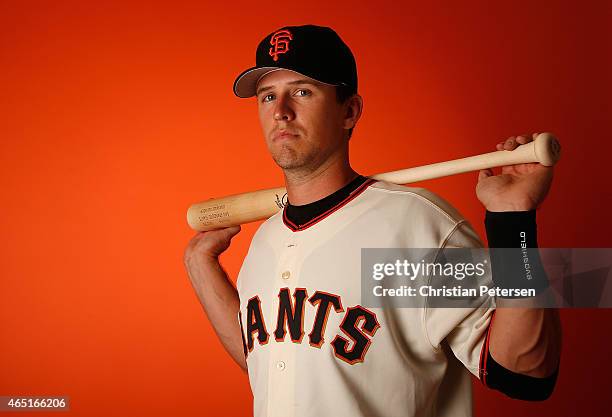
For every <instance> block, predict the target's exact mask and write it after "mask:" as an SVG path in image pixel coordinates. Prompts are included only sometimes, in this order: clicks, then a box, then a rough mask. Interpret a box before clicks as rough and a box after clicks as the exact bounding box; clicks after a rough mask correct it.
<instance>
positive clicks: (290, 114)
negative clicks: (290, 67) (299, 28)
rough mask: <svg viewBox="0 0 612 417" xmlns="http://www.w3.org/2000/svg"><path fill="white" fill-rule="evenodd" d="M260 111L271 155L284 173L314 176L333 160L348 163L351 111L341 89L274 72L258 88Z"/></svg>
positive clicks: (294, 74)
mask: <svg viewBox="0 0 612 417" xmlns="http://www.w3.org/2000/svg"><path fill="white" fill-rule="evenodd" d="M257 106H258V110H259V121H260V124H261V128H262V130H263V134H264V137H265V138H266V144H267V146H268V150H269V151H270V154H271V155H272V158H273V159H274V161H275V162H276V163H277V164H278V165H279V166H280V167H281V168H282V169H283V170H305V171H310V172H312V171H315V170H316V169H317V168H318V167H320V166H321V165H323V164H324V163H325V162H326V161H327V160H329V159H330V158H334V157H346V158H348V152H347V141H348V138H347V135H346V132H347V131H346V130H345V129H347V127H346V117H345V114H346V106H344V105H342V104H340V103H339V102H338V100H337V99H336V87H334V86H331V85H328V84H323V83H320V82H318V81H315V80H313V79H311V78H308V77H305V76H303V75H300V74H296V73H294V72H292V71H286V70H278V71H273V72H271V73H268V74H267V75H265V76H264V77H262V79H261V80H260V81H259V83H258V85H257ZM344 154H346V155H344Z"/></svg>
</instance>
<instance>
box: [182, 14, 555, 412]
mask: <svg viewBox="0 0 612 417" xmlns="http://www.w3.org/2000/svg"><path fill="white" fill-rule="evenodd" d="M256 63H257V65H256V67H253V68H251V69H248V70H246V71H245V72H243V73H242V74H241V75H240V76H239V77H238V78H237V80H236V82H235V84H234V93H235V94H236V95H237V96H238V97H252V96H255V97H256V99H257V104H258V112H259V119H260V123H261V126H262V130H263V134H264V137H265V139H266V144H267V146H268V150H269V151H270V154H271V156H272V158H273V159H274V161H275V162H276V164H277V165H278V166H279V167H280V168H281V169H282V170H283V174H284V177H285V185H286V188H287V197H288V205H287V206H286V207H285V208H284V210H282V211H281V212H279V213H278V214H276V215H274V216H272V217H271V218H270V219H268V220H267V221H266V222H264V223H263V224H262V225H261V227H260V228H259V229H258V231H257V233H256V234H255V236H254V238H253V241H252V243H251V247H250V249H249V253H248V254H247V257H246V258H245V261H244V263H243V266H242V268H241V270H240V274H239V277H238V283H237V289H236V288H234V286H233V285H232V284H231V281H230V280H229V278H228V277H227V275H226V273H225V272H224V270H223V268H222V267H221V265H220V264H219V255H220V254H221V253H222V252H223V251H225V250H226V249H227V248H228V247H229V245H230V241H231V239H232V237H233V236H234V235H235V234H236V233H238V232H239V230H240V228H239V227H231V228H226V229H222V230H215V231H209V232H203V233H198V234H197V235H196V236H195V237H194V238H193V239H192V240H191V241H190V243H189V245H188V247H187V249H186V252H185V265H186V268H187V271H188V273H189V276H190V279H191V281H192V284H193V286H194V288H195V290H196V292H197V294H198V297H199V298H200V301H201V303H202V305H203V307H204V309H205V310H206V313H207V315H208V317H209V319H210V321H211V323H212V324H213V326H214V328H215V331H216V332H217V334H218V336H219V339H220V340H221V342H222V343H223V345H224V347H225V348H226V350H227V351H228V352H229V353H230V355H231V356H232V358H233V359H234V360H235V361H236V362H237V363H238V364H239V365H240V366H241V367H242V369H244V370H245V371H247V370H248V375H249V379H250V383H251V388H252V391H253V394H254V414H255V415H256V416H310V415H346V416H417V415H419V416H420V415H436V416H467V415H471V395H470V394H471V382H470V378H469V373H470V372H471V373H472V374H473V375H475V376H476V377H478V378H479V379H480V380H481V381H482V382H483V383H484V384H485V385H487V386H489V387H491V388H494V389H498V390H501V391H502V392H504V393H506V394H507V395H509V396H511V397H514V398H522V399H529V400H542V399H545V398H547V397H548V396H549V395H550V393H551V392H552V389H553V387H554V385H555V381H556V376H557V372H558V366H559V358H560V343H561V330H560V323H559V318H558V314H557V311H556V310H554V309H542V308H526V307H525V308H520V309H519V308H516V309H507V308H500V309H495V308H494V307H487V308H478V309H476V308H474V309H472V308H448V309H447V308H441V309H436V308H427V306H426V305H424V306H423V308H406V309H401V308H368V307H366V306H364V305H363V303H362V298H361V294H360V290H361V282H360V265H361V264H360V255H361V248H368V247H369V248H373V247H378V248H393V247H405V248H446V247H459V248H461V247H480V246H481V243H480V240H479V238H478V236H477V235H476V233H475V232H474V231H473V229H472V228H471V226H470V224H469V223H468V222H467V221H466V220H465V219H463V218H462V217H461V215H460V214H459V213H458V212H457V211H456V210H455V209H454V208H453V207H452V206H450V205H449V204H448V203H446V202H445V201H444V200H442V199H441V198H440V197H438V196H436V195H435V194H433V193H431V192H428V191H427V190H424V189H421V188H410V187H402V186H397V185H393V184H389V183H385V182H382V181H374V180H372V179H369V178H367V177H364V176H361V175H359V174H358V173H356V172H355V171H354V170H353V169H352V168H351V166H350V163H349V156H348V155H349V151H348V149H349V146H348V145H349V139H350V137H351V133H352V130H353V128H354V127H355V126H356V124H357V122H358V120H359V118H360V116H361V111H362V106H363V100H362V97H361V96H360V95H359V94H357V71H356V65H355V60H354V57H353V55H352V53H351V51H350V49H349V48H348V46H346V44H344V42H343V41H342V40H341V39H340V37H339V36H338V35H337V34H336V33H335V32H334V31H333V30H331V29H329V28H324V27H318V26H312V25H308V26H298V27H285V28H281V29H279V30H277V31H275V32H273V33H271V34H270V35H269V36H266V38H264V40H262V41H261V43H260V44H259V46H258V48H257V53H256ZM530 140H532V138H531V137H527V136H526V135H524V136H518V137H511V138H509V139H508V140H507V141H505V142H502V143H499V144H497V149H498V150H501V149H506V150H512V149H514V148H515V147H516V146H518V145H519V144H524V143H526V142H528V141H530ZM551 180H552V168H547V167H544V166H541V165H539V164H526V165H519V166H513V167H504V169H503V174H502V175H497V176H496V175H493V172H492V171H490V170H484V171H481V172H480V174H479V182H478V186H477V195H478V198H479V199H480V201H481V202H482V203H483V204H484V206H485V207H486V209H487V218H486V225H487V235H488V239H489V243H490V246H492V247H493V246H497V247H518V243H517V241H516V236H515V235H516V232H517V231H519V230H520V231H521V233H522V235H521V236H528V237H529V239H528V244H529V247H535V246H536V244H537V242H536V237H535V208H536V207H537V206H538V205H539V204H540V203H541V202H542V200H543V199H544V197H545V195H546V193H547V191H548V189H549V187H550V184H551ZM494 263H495V262H494ZM498 271H499V268H498ZM494 278H495V273H494ZM539 284H541V285H540V286H541V287H542V288H545V286H546V285H545V284H546V282H545V280H542V279H540V281H539ZM542 288H540V290H541V289H542ZM468 371H469V372H468Z"/></svg>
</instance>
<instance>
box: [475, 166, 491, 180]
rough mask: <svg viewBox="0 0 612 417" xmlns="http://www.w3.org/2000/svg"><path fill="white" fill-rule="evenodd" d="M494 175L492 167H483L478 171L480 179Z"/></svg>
mask: <svg viewBox="0 0 612 417" xmlns="http://www.w3.org/2000/svg"><path fill="white" fill-rule="evenodd" d="M492 175H493V170H492V169H491V168H487V169H481V170H480V171H479V172H478V181H482V180H484V179H485V178H489V177H491V176H492Z"/></svg>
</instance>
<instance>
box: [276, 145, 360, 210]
mask: <svg viewBox="0 0 612 417" xmlns="http://www.w3.org/2000/svg"><path fill="white" fill-rule="evenodd" d="M284 174H285V186H286V188H287V197H288V199H289V202H290V203H291V204H292V205H294V206H302V205H304V204H309V203H312V202H315V201H317V200H320V199H322V198H324V197H327V196H328V195H330V194H332V193H334V192H335V191H338V190H339V189H340V188H342V187H344V186H345V185H346V184H348V183H349V182H351V181H352V180H353V179H355V178H356V177H357V175H358V174H357V173H356V172H355V171H353V169H352V168H351V166H350V164H349V162H348V158H342V157H338V158H336V159H332V160H328V161H326V163H324V164H322V165H321V166H319V167H318V168H316V169H315V170H312V171H304V170H300V171H285V172H284Z"/></svg>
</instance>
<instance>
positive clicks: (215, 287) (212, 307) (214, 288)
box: [188, 259, 247, 372]
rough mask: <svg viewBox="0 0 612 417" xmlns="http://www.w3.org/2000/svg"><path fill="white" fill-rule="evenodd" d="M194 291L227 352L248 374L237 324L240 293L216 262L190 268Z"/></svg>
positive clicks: (239, 329)
mask: <svg viewBox="0 0 612 417" xmlns="http://www.w3.org/2000/svg"><path fill="white" fill-rule="evenodd" d="M188 273H189V278H190V279H191V283H192V285H193V288H194V290H195V292H196V294H197V296H198V298H199V300H200V303H201V304H202V307H203V308H204V311H205V312H206V315H207V316H208V319H209V320H210V322H211V323H212V326H213V328H214V330H215V332H216V333H217V336H218V337H219V340H220V341H221V343H222V344H223V346H224V348H225V350H227V352H228V353H229V354H230V356H231V357H232V358H233V359H234V361H236V363H237V364H238V365H239V366H240V367H241V368H242V369H243V370H244V371H245V372H246V370H247V365H246V359H245V357H244V350H243V344H242V330H241V328H240V323H239V321H238V312H239V310H240V300H239V298H238V291H237V290H236V288H235V287H234V285H233V284H232V283H231V281H230V280H229V278H228V276H227V274H226V272H225V271H224V270H223V268H222V267H221V264H220V263H219V262H218V260H216V259H211V260H210V261H208V262H205V263H203V264H202V265H201V266H200V267H199V268H197V269H196V270H195V271H190V270H189V269H188Z"/></svg>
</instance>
